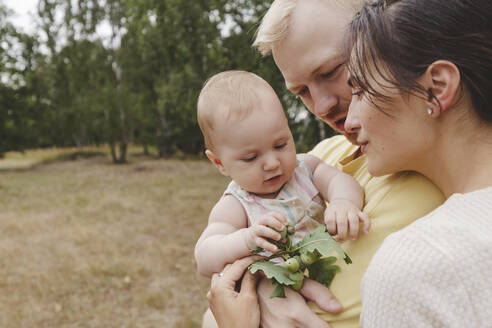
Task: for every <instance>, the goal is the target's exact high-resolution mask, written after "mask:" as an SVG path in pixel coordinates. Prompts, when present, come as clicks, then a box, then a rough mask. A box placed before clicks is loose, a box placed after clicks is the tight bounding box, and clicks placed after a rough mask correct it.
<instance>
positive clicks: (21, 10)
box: [3, 0, 38, 32]
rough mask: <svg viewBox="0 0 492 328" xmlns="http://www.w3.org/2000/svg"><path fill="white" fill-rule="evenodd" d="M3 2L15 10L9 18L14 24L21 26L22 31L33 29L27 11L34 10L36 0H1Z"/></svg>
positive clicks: (31, 11)
mask: <svg viewBox="0 0 492 328" xmlns="http://www.w3.org/2000/svg"><path fill="white" fill-rule="evenodd" d="M3 3H4V4H5V5H6V6H7V7H8V8H10V9H12V10H13V11H15V15H14V16H13V17H12V18H11V20H12V22H13V23H14V24H15V26H18V27H21V28H22V30H24V32H30V31H32V30H33V29H34V23H33V20H32V19H31V18H30V16H29V13H34V12H35V11H36V6H37V3H38V0H3Z"/></svg>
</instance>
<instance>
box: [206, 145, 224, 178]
mask: <svg viewBox="0 0 492 328" xmlns="http://www.w3.org/2000/svg"><path fill="white" fill-rule="evenodd" d="M205 155H207V158H208V159H209V160H210V161H211V162H212V163H213V164H214V165H215V166H216V167H217V169H219V172H220V173H222V174H223V175H225V176H226V177H228V176H229V174H227V171H226V169H225V167H224V165H222V161H221V160H220V158H218V157H217V156H216V155H215V153H214V152H213V151H211V150H210V149H206V150H205Z"/></svg>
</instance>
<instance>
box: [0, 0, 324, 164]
mask: <svg viewBox="0 0 492 328" xmlns="http://www.w3.org/2000/svg"><path fill="white" fill-rule="evenodd" d="M270 3H271V1H266V0H229V1H226V0H211V1H182V0H75V1H74V0H39V3H38V10H37V13H36V14H37V17H36V21H37V22H38V29H37V30H36V31H35V32H34V33H32V34H24V33H21V32H19V31H17V30H16V28H15V27H14V26H12V25H11V24H9V23H8V22H7V19H6V18H7V17H8V16H9V15H10V13H9V11H8V9H7V8H6V7H5V6H3V5H1V4H0V41H1V42H0V73H1V74H2V80H1V81H2V82H0V85H1V88H2V89H1V90H2V94H1V95H0V106H1V108H0V129H1V130H2V134H3V135H2V137H3V138H2V141H1V145H0V154H1V153H2V152H4V151H7V150H21V149H23V148H26V147H33V148H34V147H47V146H84V145H88V144H101V143H108V144H110V145H111V148H112V153H113V155H114V160H115V162H124V161H125V149H126V147H127V145H128V143H130V142H134V143H137V144H142V145H145V146H149V145H150V146H156V147H157V149H158V152H159V155H160V156H167V155H171V154H173V153H175V152H177V151H180V152H183V153H188V154H197V153H200V152H201V151H203V148H204V145H203V141H202V136H201V133H200V130H199V129H198V125H197V122H196V100H197V96H198V93H199V91H200V88H201V86H202V84H203V82H204V81H205V80H206V79H207V78H208V77H210V76H211V75H213V74H215V73H218V72H220V71H223V70H229V69H242V70H247V71H252V72H254V73H257V74H258V75H260V76H262V77H263V78H264V79H265V80H266V81H268V82H269V83H270V84H271V85H272V87H273V88H274V89H275V91H276V92H277V94H278V95H279V98H280V100H281V102H282V104H283V105H284V107H285V108H286V109H288V110H287V114H288V118H289V121H290V124H291V127H292V131H293V134H294V137H295V139H296V141H297V147H298V150H299V151H306V150H309V149H310V148H311V147H312V146H313V145H314V144H315V143H317V142H318V141H319V140H320V139H321V138H323V137H324V136H327V135H329V133H330V132H329V131H328V130H327V129H328V128H327V127H326V125H324V124H319V122H318V121H316V120H314V119H313V118H312V116H307V117H306V118H304V119H302V120H299V113H301V112H302V111H303V110H304V109H303V107H302V105H301V104H300V103H299V101H298V100H297V99H295V98H294V97H293V96H292V95H290V93H289V92H288V91H287V90H286V89H285V86H284V81H283V78H282V75H281V74H280V72H279V71H278V69H277V68H276V66H275V64H274V62H273V59H272V57H271V56H268V57H261V55H260V54H259V53H258V52H257V51H256V50H255V49H253V48H252V47H251V43H252V41H253V39H254V33H255V31H256V28H257V26H258V24H259V21H260V19H261V17H262V16H263V14H264V13H265V11H266V10H267V8H268V7H269V5H270ZM102 26H106V28H105V31H106V32H105V33H101V27H102ZM108 26H109V30H108ZM5 81H8V82H5ZM117 148H118V149H120V154H119V155H117V154H116V149H117Z"/></svg>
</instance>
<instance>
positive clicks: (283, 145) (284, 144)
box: [274, 142, 287, 149]
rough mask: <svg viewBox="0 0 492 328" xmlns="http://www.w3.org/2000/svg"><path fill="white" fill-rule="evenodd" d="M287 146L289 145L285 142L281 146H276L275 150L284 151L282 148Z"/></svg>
mask: <svg viewBox="0 0 492 328" xmlns="http://www.w3.org/2000/svg"><path fill="white" fill-rule="evenodd" d="M286 145H287V143H286V142H284V143H281V144H279V145H276V146H275V147H274V148H275V149H282V148H284V147H285V146H286Z"/></svg>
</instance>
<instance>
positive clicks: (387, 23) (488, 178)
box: [223, 0, 492, 327]
mask: <svg viewBox="0 0 492 328" xmlns="http://www.w3.org/2000/svg"><path fill="white" fill-rule="evenodd" d="M348 45H349V46H348V54H350V55H349V60H348V68H349V72H350V79H349V82H350V83H351V84H352V86H353V93H354V96H353V99H352V104H351V107H350V111H349V116H348V117H347V121H346V123H345V128H346V129H347V130H348V132H349V133H357V134H358V139H357V140H358V142H359V143H360V144H361V149H362V151H363V152H365V153H366V154H367V157H368V166H369V171H370V172H371V173H372V174H374V175H384V174H389V173H395V172H400V171H405V170H413V171H417V172H420V173H422V174H424V175H425V176H427V177H428V178H429V179H431V180H432V181H433V182H434V183H435V184H436V185H437V186H438V187H439V188H440V189H441V190H442V191H443V192H444V194H445V195H446V197H448V200H447V201H446V203H445V204H444V205H442V206H441V207H439V208H438V209H436V210H435V211H434V212H432V213H431V214H429V215H428V216H426V217H424V218H422V219H420V220H418V221H416V222H415V223H414V224H412V225H410V226H409V227H407V228H405V229H403V230H401V231H400V232H397V233H394V234H392V235H391V236H390V237H388V238H387V239H386V240H385V242H384V243H383V245H382V246H381V248H380V250H379V251H378V252H377V253H376V255H375V256H374V258H373V260H372V262H371V264H370V266H369V268H368V270H367V272H366V274H365V277H364V279H363V282H362V297H363V312H362V317H361V322H362V325H363V326H364V327H408V326H410V327H459V326H460V327H461V326H464V325H467V326H470V327H481V326H487V325H489V321H490V318H491V317H492V312H491V311H492V275H491V274H490V272H489V271H490V269H489V268H490V266H492V225H491V223H492V214H491V213H492V187H491V186H492V169H491V167H492V141H491V140H492V138H491V137H492V98H491V97H490V96H491V95H492V2H491V1H490V0H448V1H446V2H443V1H442V0H400V1H389V0H387V1H383V0H378V1H373V2H371V3H369V4H367V5H365V7H364V8H363V9H362V11H361V12H360V13H359V14H358V15H357V16H356V17H355V18H354V21H353V22H352V24H351V26H350V32H349V37H348ZM252 302H256V300H252ZM223 314H224V313H223ZM240 314H241V313H237V312H236V313H235V312H229V313H228V314H227V315H229V316H230V317H234V316H236V317H237V316H238V315H240ZM243 320H244V319H243ZM241 322H242V323H245V322H246V321H241ZM231 327H234V326H231ZM238 327H239V326H238Z"/></svg>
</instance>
